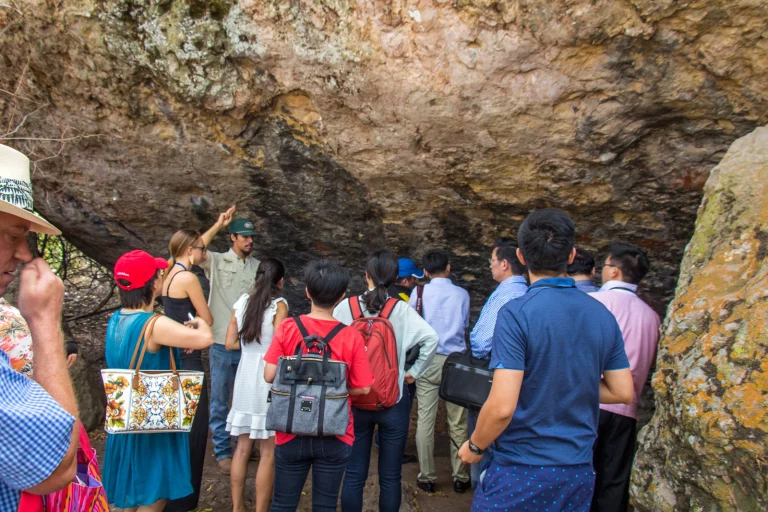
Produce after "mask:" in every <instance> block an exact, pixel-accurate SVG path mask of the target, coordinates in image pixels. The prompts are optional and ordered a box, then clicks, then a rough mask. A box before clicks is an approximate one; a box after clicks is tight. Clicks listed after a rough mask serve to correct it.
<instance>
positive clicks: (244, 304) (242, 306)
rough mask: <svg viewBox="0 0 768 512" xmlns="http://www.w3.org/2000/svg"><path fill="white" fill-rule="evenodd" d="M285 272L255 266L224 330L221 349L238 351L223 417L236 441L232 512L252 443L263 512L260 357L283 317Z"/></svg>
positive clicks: (267, 440) (267, 469)
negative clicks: (255, 447) (229, 404)
mask: <svg viewBox="0 0 768 512" xmlns="http://www.w3.org/2000/svg"><path fill="white" fill-rule="evenodd" d="M284 276H285V267H284V266H283V264H282V263H281V262H280V261H278V260H276V259H274V258H267V259H265V260H264V261H262V262H261V263H260V264H259V268H258V270H257V271H256V282H255V283H254V286H253V291H252V292H251V294H250V295H248V294H245V295H243V296H242V297H240V299H239V300H238V301H237V302H236V303H235V305H234V313H233V314H232V320H231V321H230V323H229V326H228V327H227V337H226V342H225V347H226V349H227V350H242V356H241V358H240V364H239V365H238V367H237V376H236V377H235V390H234V393H233V395H232V408H231V409H230V410H229V416H228V417H227V431H228V432H230V434H231V435H233V436H237V449H236V450H235V455H234V457H233V458H232V475H231V483H230V485H231V489H232V510H233V512H245V499H244V490H245V475H246V471H247V469H248V457H249V456H250V455H251V448H253V443H254V441H255V440H256V439H258V440H259V452H260V454H261V460H260V461H259V468H258V471H257V472H256V512H267V510H268V509H269V502H270V500H271V498H272V487H273V485H274V477H275V469H274V468H275V465H274V458H275V433H274V432H273V431H270V430H266V428H265V427H266V420H267V409H268V408H269V404H268V403H267V396H268V395H269V384H268V383H267V382H266V381H265V380H264V359H263V358H264V354H266V353H267V349H268V348H269V345H270V343H272V335H273V334H274V332H275V329H276V328H277V326H278V325H280V322H282V321H283V320H285V319H286V318H287V317H288V303H287V302H286V301H285V299H283V298H281V297H280V293H281V290H282V288H283V277H284Z"/></svg>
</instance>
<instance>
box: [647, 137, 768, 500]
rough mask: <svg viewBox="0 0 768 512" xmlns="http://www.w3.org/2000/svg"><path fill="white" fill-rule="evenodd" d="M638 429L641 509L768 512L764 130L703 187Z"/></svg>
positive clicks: (739, 145)
mask: <svg viewBox="0 0 768 512" xmlns="http://www.w3.org/2000/svg"><path fill="white" fill-rule="evenodd" d="M662 330H663V338H662V340H661V342H660V348H659V355H658V360H657V363H656V373H655V376H654V378H653V388H654V391H655V392H656V413H655V415H654V416H653V418H652V420H651V422H650V424H649V425H648V426H646V427H645V428H644V429H643V430H642V431H641V433H640V441H639V445H640V448H639V451H638V454H637V458H636V460H635V466H634V470H633V473H632V499H633V501H634V504H635V506H636V507H637V508H638V509H640V510H659V511H665V512H666V511H669V512H672V511H686V510H701V511H704V510H706V511H709V510H721V511H740V512H746V511H763V510H768V494H767V493H766V490H767V489H768V471H766V468H767V467H768V127H764V128H758V129H757V130H755V131H754V132H752V133H751V134H749V135H747V136H746V137H743V138H741V139H739V140H738V141H736V142H735V143H734V144H733V145H732V146H731V148H730V149H729V150H728V152H727V153H726V155H725V157H724V158H723V160H722V162H721V163H720V165H718V166H717V167H715V168H714V170H713V171H712V173H711V175H710V177H709V180H708V181H707V184H706V186H705V188H704V200H703V202H702V204H701V208H700V209H699V215H698V219H697V221H696V229H695V232H694V235H693V238H692V240H691V242H690V243H689V244H688V247H687V248H686V250H685V257H684V259H683V263H682V268H681V271H680V279H679V282H678V285H677V291H676V293H675V298H674V300H673V301H672V304H671V305H670V308H669V314H668V316H667V319H666V320H665V323H664V326H663V328H662Z"/></svg>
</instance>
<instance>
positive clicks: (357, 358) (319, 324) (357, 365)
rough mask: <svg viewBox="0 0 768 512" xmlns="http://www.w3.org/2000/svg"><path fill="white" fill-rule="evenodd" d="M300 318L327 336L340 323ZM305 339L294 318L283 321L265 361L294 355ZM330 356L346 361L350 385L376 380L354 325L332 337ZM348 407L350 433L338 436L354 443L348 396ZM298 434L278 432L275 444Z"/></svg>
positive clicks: (312, 330) (361, 385) (360, 385)
mask: <svg viewBox="0 0 768 512" xmlns="http://www.w3.org/2000/svg"><path fill="white" fill-rule="evenodd" d="M301 322H302V323H303V324H304V327H306V328H307V332H309V333H310V334H318V335H320V336H326V335H327V334H328V333H329V332H331V330H332V329H333V328H334V327H336V325H337V324H338V323H339V322H338V321H336V320H318V319H316V318H311V317H309V316H306V315H302V316H301ZM302 340H303V338H302V336H301V333H300V332H299V328H298V327H297V326H296V322H295V321H293V319H289V320H287V321H285V322H282V323H281V324H280V325H279V326H278V327H277V329H276V330H275V335H274V337H273V338H272V344H271V345H270V346H269V348H268V349H267V353H266V354H265V355H264V361H266V362H267V363H269V364H274V365H276V364H277V360H278V358H279V357H280V356H292V355H294V354H295V353H296V347H297V346H298V344H299V343H301V342H302ZM330 345H331V357H332V358H333V359H336V360H337V361H342V362H344V363H347V387H349V388H367V387H368V386H370V385H372V384H373V373H372V372H371V367H370V366H369V365H368V356H367V354H366V353H365V342H364V341H363V337H362V336H361V335H360V333H359V332H357V331H356V330H355V329H352V328H351V327H345V328H344V329H342V330H341V331H339V333H338V334H337V335H336V336H334V337H333V339H332V340H331V343H330ZM304 353H305V354H306V353H307V348H306V347H304ZM347 409H348V410H349V425H348V426H347V433H346V434H344V435H343V436H336V437H338V438H339V439H340V440H341V441H342V442H344V443H346V444H348V445H349V446H352V443H354V441H355V425H354V423H353V418H352V406H351V405H350V402H349V399H347ZM294 437H296V434H286V433H285V432H275V444H276V445H281V444H285V443H287V442H288V441H290V440H291V439H293V438H294Z"/></svg>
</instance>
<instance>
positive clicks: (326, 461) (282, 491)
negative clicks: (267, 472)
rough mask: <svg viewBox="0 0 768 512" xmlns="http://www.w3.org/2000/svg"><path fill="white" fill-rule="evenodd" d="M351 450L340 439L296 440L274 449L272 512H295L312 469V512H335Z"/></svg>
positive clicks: (299, 438)
mask: <svg viewBox="0 0 768 512" xmlns="http://www.w3.org/2000/svg"><path fill="white" fill-rule="evenodd" d="M351 451H352V447H351V446H349V445H348V444H345V443H344V442H343V441H340V440H339V439H338V438H337V437H310V436H296V437H295V438H293V439H291V440H290V441H288V442H287V443H285V444H282V445H279V446H275V492H274V494H273V496H272V506H271V507H270V509H269V510H270V512H284V511H288V512H295V510H296V508H298V506H299V500H301V491H302V489H304V482H306V480H307V474H308V473H309V470H310V468H312V512H336V502H337V501H338V498H339V487H340V486H341V480H342V479H343V478H344V468H345V467H346V465H347V460H348V459H349V454H350V452H351Z"/></svg>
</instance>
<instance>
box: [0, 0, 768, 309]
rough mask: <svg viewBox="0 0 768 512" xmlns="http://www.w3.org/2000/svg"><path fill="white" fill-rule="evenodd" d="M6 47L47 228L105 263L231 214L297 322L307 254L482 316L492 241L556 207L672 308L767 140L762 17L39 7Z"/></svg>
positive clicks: (522, 6) (3, 18)
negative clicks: (738, 177)
mask: <svg viewBox="0 0 768 512" xmlns="http://www.w3.org/2000/svg"><path fill="white" fill-rule="evenodd" d="M0 26H1V27H2V28H0V44H2V47H3V56H2V58H1V59H0V66H2V73H0V89H2V90H3V92H0V101H1V102H2V103H0V112H2V116H3V117H2V124H0V126H2V127H3V128H5V127H7V130H5V131H4V132H2V128H0V133H4V135H2V137H3V141H4V142H6V143H9V144H12V145H15V146H17V147H18V148H20V149H21V150H23V151H26V152H27V153H30V154H31V155H32V158H33V160H34V161H35V173H34V180H35V194H36V197H35V198H36V202H37V205H38V208H39V210H40V211H41V212H42V213H43V214H44V215H45V216H47V217H48V218H49V219H50V220H52V221H53V222H54V223H56V224H57V225H59V226H60V227H61V228H62V229H63V230H64V232H65V234H66V235H67V236H68V237H69V238H70V239H71V240H73V241H74V242H75V243H76V244H77V245H78V246H79V247H80V248H81V249H82V250H84V251H85V252H86V253H87V254H88V255H90V256H92V257H94V258H95V259H97V260H98V261H100V262H101V263H104V264H107V265H110V264H111V263H113V262H114V261H115V259H116V258H117V257H118V256H119V255H120V254H121V253H122V252H124V251H126V250H127V249H129V248H135V247H142V248H147V249H150V250H152V251H154V252H158V253H162V252H164V249H165V247H166V245H167V241H168V239H169V236H170V234H171V233H172V232H173V231H175V230H176V229H179V228H182V227H191V228H201V229H202V228H205V227H206V226H207V225H209V224H210V223H212V222H213V221H214V219H215V218H216V214H217V212H219V211H220V210H223V209H224V208H226V207H227V206H228V205H229V204H231V203H235V204H237V205H238V207H239V209H240V211H241V213H243V214H248V215H250V216H251V217H252V218H253V219H254V220H255V221H256V224H257V226H258V230H259V232H260V233H261V235H260V237H259V240H258V247H257V253H258V255H260V256H264V255H276V256H279V257H282V258H283V259H285V260H286V261H287V263H288V267H289V272H290V276H291V283H289V284H290V286H289V301H291V302H292V304H301V293H294V292H297V287H298V286H297V285H298V280H297V277H296V276H297V272H298V270H299V269H300V267H301V266H302V265H303V264H304V263H305V262H306V261H308V260H309V259H310V258H313V257H317V256H320V255H322V256H332V257H335V258H337V259H338V260H340V261H341V262H342V263H344V264H347V265H350V266H352V267H354V268H356V269H358V270H359V269H361V266H362V261H363V258H364V256H365V254H366V253H367V252H369V251H370V250H371V249H373V248H375V247H378V246H388V247H391V248H393V249H394V250H396V251H398V252H400V253H401V254H404V255H406V254H407V255H412V256H415V257H420V256H421V254H422V253H423V252H425V251H426V250H427V249H429V248H433V247H436V246H442V247H448V248H450V249H451V250H452V251H453V253H454V255H455V258H454V261H453V265H452V266H453V268H454V270H455V272H454V273H455V275H456V277H457V279H458V281H459V284H461V285H462V286H465V287H467V288H468V289H470V291H471V292H472V294H473V307H474V308H479V306H480V305H481V304H482V300H483V299H484V297H485V296H486V294H487V293H488V291H489V290H490V289H491V287H492V285H493V283H492V280H491V277H490V274H489V272H488V271H487V268H486V263H485V261H486V258H487V253H488V247H489V245H490V244H491V242H492V241H493V239H494V238H496V237H497V236H499V235H508V234H513V233H514V232H515V231H516V228H517V225H518V223H519V222H520V221H521V220H522V219H523V218H524V217H525V215H526V214H527V213H528V212H530V211H531V210H533V209H536V208H540V207H544V206H559V207H562V208H564V209H565V210H566V211H568V213H570V214H571V215H572V216H573V217H574V219H575V220H576V223H577V225H578V228H579V234H578V237H579V238H578V241H579V244H580V245H581V246H584V247H587V248H592V249H595V248H599V247H600V246H602V245H604V244H606V243H607V242H609V241H611V240H613V239H622V240H625V241H629V242H632V243H635V244H638V245H640V246H641V247H643V248H644V249H646V250H647V251H648V252H649V254H650V256H651V258H652V260H653V262H654V269H653V272H652V274H651V275H650V276H649V279H648V290H647V297H646V298H648V299H649V300H650V301H651V303H652V304H653V305H654V306H655V307H656V308H657V309H658V310H661V309H663V306H664V304H665V303H666V302H667V301H668V300H669V298H670V297H671V295H672V291H673V288H674V282H675V278H676V275H677V270H678V263H679V261H680V257H681V255H682V250H683V247H684V245H685V243H686V242H687V241H688V239H689V238H690V234H691V229H692V226H693V221H694V218H695V212H696V208H697V206H698V204H699V202H700V199H701V188H702V186H703V184H704V182H705V181H706V178H707V176H708V173H709V170H710V169H711V168H712V167H713V166H714V165H715V164H716V163H717V162H718V161H719V160H720V158H721V157H722V154H723V152H724V151H725V149H726V148H727V147H728V146H729V145H730V143H731V142H732V141H733V140H735V139H736V138H737V137H739V136H741V135H744V134H745V133H748V132H749V131H751V130H752V129H754V127H755V126H756V125H758V124H764V123H765V122H768V103H767V102H766V94H767V92H766V89H765V83H768V71H767V70H768V66H767V65H766V62H768V59H767V58H766V57H768V44H766V39H765V36H764V34H765V33H766V28H768V21H766V16H765V11H764V3H763V2H762V0H736V1H726V0H692V1H689V2H686V3H679V2H672V1H670V0H655V1H650V0H554V1H546V2H545V1H541V0H500V1H492V0H459V1H450V2H449V1H446V0H432V1H430V0H421V1H413V0H411V1H404V0H390V1H380V0H375V1H374V0H371V1H363V0H360V1H354V0H353V1H346V0H320V1H309V0H292V1H283V0H280V1H278V0H266V1H264V0H240V1H237V2H236V1H234V0H104V1H95V0H57V1H50V0H47V1H43V0H26V1H24V2H15V3H13V4H12V5H8V6H2V7H1V8H0ZM219 243H220V245H221V246H222V247H225V246H226V241H225V240H224V239H223V238H222V239H221V240H219ZM361 284H362V282H361V280H360V279H358V280H357V281H356V283H355V285H356V286H360V285H361ZM291 290H292V291H291Z"/></svg>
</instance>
